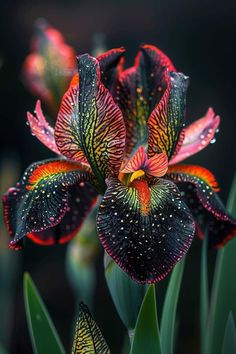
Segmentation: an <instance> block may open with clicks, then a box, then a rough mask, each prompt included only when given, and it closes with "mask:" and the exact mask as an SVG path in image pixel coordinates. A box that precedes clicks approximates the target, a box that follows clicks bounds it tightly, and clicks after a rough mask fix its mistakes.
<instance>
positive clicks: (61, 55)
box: [22, 19, 76, 113]
mask: <svg viewBox="0 0 236 354" xmlns="http://www.w3.org/2000/svg"><path fill="white" fill-rule="evenodd" d="M75 69H76V57H75V51H74V49H73V48H72V47H70V46H69V45H68V44H66V43H65V41H64V38H63V36H62V34H61V33H60V32H59V31H58V30H56V29H55V28H53V27H52V26H50V25H48V24H47V22H46V21H45V20H42V19H41V20H38V21H37V22H36V33H35V36H34V37H33V39H32V44H31V53H30V54H29V55H28V56H27V57H26V59H25V61H24V65H23V72H22V76H23V81H24V83H25V85H26V87H27V88H29V90H30V91H31V92H32V93H33V94H34V95H35V96H37V97H39V98H40V99H42V100H43V101H44V102H46V103H47V105H48V106H49V108H50V110H51V111H52V113H56V112H57V109H58V106H59V104H60V101H61V98H62V96H63V94H64V93H65V91H66V89H67V88H68V84H69V82H70V80H71V78H72V76H73V74H74V71H75Z"/></svg>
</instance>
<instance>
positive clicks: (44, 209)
mask: <svg viewBox="0 0 236 354" xmlns="http://www.w3.org/2000/svg"><path fill="white" fill-rule="evenodd" d="M89 179H92V176H91V175H90V173H89V171H88V170H87V169H86V168H84V166H83V165H81V164H78V163H75V162H71V161H66V160H60V159H52V160H46V161H41V162H38V163H34V164H32V165H31V166H30V167H29V168H28V169H27V170H26V172H25V173H24V176H23V178H22V179H21V181H20V182H19V183H17V185H16V187H15V188H10V189H9V191H8V194H6V195H5V196H4V198H3V202H4V216H5V222H6V225H7V227H8V231H9V233H10V235H11V237H13V240H12V241H11V243H10V246H11V247H12V248H18V246H19V244H21V240H22V238H23V237H24V236H27V235H29V236H31V238H32V239H34V240H36V239H38V243H41V244H52V243H53V242H59V238H61V237H64V236H65V234H64V235H62V234H61V231H65V228H66V229H67V233H66V234H67V235H68V233H71V232H72V231H73V230H74V229H75V228H76V227H74V226H78V225H80V224H81V221H82V218H83V217H84V216H85V215H86V213H87V211H88V209H89V206H90V205H91V204H93V202H94V199H95V198H96V195H97V193H96V192H95V191H94V190H92V189H88V190H86V188H84V184H85V182H86V181H88V180H89ZM79 187H81V189H80V190H79ZM72 198H75V201H72ZM76 198H78V199H76ZM85 202H86V203H87V204H86V205H85V204H84V203H85ZM75 203H78V205H76V204H75ZM75 205H76V207H75ZM72 207H75V209H73V210H71V208H72ZM79 209H80V210H79ZM76 210H77V211H76ZM77 214H78V216H77V218H78V220H75V216H76V215H77ZM73 217H74V218H73ZM64 218H65V220H64ZM79 219H80V220H79ZM60 222H62V223H63V224H61V226H60V227H58V224H59V223H60ZM68 222H70V223H71V225H69V227H66V225H67V223H68ZM75 224H76V225H75ZM54 227H57V228H56V229H55V232H54V234H53V232H52V230H50V231H49V232H47V233H45V234H42V232H43V231H45V230H47V229H49V228H54ZM72 229H73V230H72ZM59 231H60V232H59ZM52 235H54V236H52ZM41 236H42V237H41Z"/></svg>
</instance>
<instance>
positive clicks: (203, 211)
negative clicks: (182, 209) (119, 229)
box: [168, 165, 236, 247]
mask: <svg viewBox="0 0 236 354" xmlns="http://www.w3.org/2000/svg"><path fill="white" fill-rule="evenodd" d="M194 167H195V169H194ZM174 168H175V169H176V171H175V172H174V171H172V172H171V171H170V173H169V174H168V176H169V178H171V179H172V180H173V181H174V182H175V183H176V184H177V185H178V187H179V189H180V190H181V193H182V195H183V198H184V199H185V201H186V204H187V205H188V206H189V208H190V209H191V211H192V214H193V215H194V217H195V220H196V222H197V223H198V225H199V227H200V229H201V232H200V236H203V235H204V232H205V231H208V239H209V246H210V247H221V246H223V245H224V244H225V243H226V242H227V241H229V240H230V239H231V238H232V237H234V236H236V220H235V219H233V218H232V217H231V216H230V215H229V213H228V212H227V211H226V209H225V207H224V205H223V204H222V202H221V200H220V198H219V196H218V195H217V193H216V192H215V191H214V189H216V188H215V187H214V185H213V186H212V183H211V181H209V178H207V177H204V175H202V174H201V170H200V169H202V170H205V169H203V168H201V167H198V169H199V170H200V171H197V170H196V166H184V165H183V166H182V165H180V168H179V172H178V171H177V168H178V165H176V166H175V167H174ZM191 168H192V173H196V174H197V175H194V174H191ZM184 169H185V170H186V173H184ZM208 172H209V171H208Z"/></svg>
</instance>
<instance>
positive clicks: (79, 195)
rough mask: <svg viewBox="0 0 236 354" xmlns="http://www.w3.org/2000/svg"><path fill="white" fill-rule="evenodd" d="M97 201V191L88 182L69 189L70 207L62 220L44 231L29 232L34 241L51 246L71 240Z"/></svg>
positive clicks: (28, 235) (29, 236)
mask: <svg viewBox="0 0 236 354" xmlns="http://www.w3.org/2000/svg"><path fill="white" fill-rule="evenodd" d="M96 202H97V192H96V191H95V190H94V188H93V187H92V186H91V185H90V184H89V183H87V182H80V183H79V184H78V186H74V187H71V188H70V189H69V190H68V208H67V210H66V213H65V215H64V217H63V219H62V220H61V222H60V223H59V224H58V225H56V226H54V227H50V228H48V229H46V230H44V231H43V232H34V233H33V232H32V233H30V234H27V237H28V238H30V239H31V240H32V241H33V242H35V243H37V244H39V245H42V246H44V245H45V246H47V245H48V246H50V245H54V244H55V243H60V244H63V243H66V242H68V241H70V240H71V239H72V238H73V237H74V236H75V235H76V234H77V233H78V231H79V229H80V227H81V226H82V224H83V222H84V220H85V219H86V217H87V215H88V214H89V212H90V211H91V209H92V208H93V207H94V205H95V204H96Z"/></svg>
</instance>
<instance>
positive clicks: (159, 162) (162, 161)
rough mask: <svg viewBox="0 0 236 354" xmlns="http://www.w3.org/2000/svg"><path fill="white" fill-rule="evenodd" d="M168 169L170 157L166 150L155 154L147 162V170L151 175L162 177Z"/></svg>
mask: <svg viewBox="0 0 236 354" xmlns="http://www.w3.org/2000/svg"><path fill="white" fill-rule="evenodd" d="M167 170H168V158H167V155H166V154H165V153H164V152H162V153H160V154H155V155H154V156H153V157H151V158H150V159H148V160H147V162H146V166H145V172H146V173H148V174H149V175H151V176H154V177H162V176H164V175H165V174H166V172H167Z"/></svg>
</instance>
